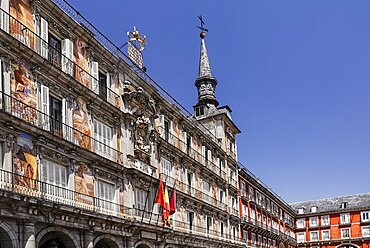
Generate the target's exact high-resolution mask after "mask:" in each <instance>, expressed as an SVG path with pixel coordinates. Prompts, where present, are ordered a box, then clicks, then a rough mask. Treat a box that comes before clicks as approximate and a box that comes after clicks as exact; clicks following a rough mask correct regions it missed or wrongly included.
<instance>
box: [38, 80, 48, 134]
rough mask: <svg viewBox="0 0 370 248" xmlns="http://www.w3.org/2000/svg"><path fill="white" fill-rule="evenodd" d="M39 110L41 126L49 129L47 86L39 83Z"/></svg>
mask: <svg viewBox="0 0 370 248" xmlns="http://www.w3.org/2000/svg"><path fill="white" fill-rule="evenodd" d="M40 97H41V98H40V100H41V101H40V103H41V106H40V110H41V112H42V114H41V121H42V128H44V129H45V130H49V128H50V125H49V122H50V120H49V88H48V87H46V86H44V85H41V94H40Z"/></svg>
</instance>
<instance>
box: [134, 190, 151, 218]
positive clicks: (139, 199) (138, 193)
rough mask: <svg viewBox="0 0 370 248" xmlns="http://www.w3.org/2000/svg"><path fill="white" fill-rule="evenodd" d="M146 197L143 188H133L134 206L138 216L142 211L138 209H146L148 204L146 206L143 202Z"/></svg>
mask: <svg viewBox="0 0 370 248" xmlns="http://www.w3.org/2000/svg"><path fill="white" fill-rule="evenodd" d="M146 198H147V192H146V191H145V190H142V189H135V202H136V205H135V206H134V207H135V208H136V209H137V211H138V213H137V214H138V215H139V216H141V215H142V211H140V210H144V209H148V206H146V204H145V202H146Z"/></svg>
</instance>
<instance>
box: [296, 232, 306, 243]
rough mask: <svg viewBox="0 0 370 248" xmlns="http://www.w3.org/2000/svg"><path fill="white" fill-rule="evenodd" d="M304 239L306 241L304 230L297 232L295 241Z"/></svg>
mask: <svg viewBox="0 0 370 248" xmlns="http://www.w3.org/2000/svg"><path fill="white" fill-rule="evenodd" d="M305 241H306V233H305V232H300V233H297V243H303V242H305Z"/></svg>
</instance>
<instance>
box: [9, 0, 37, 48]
mask: <svg viewBox="0 0 370 248" xmlns="http://www.w3.org/2000/svg"><path fill="white" fill-rule="evenodd" d="M9 7H10V9H9V10H10V15H11V16H13V17H14V18H15V19H16V20H17V21H15V20H13V19H11V21H10V30H9V31H10V34H11V35H12V36H14V37H16V38H17V39H18V40H20V41H21V42H22V43H23V44H26V45H27V46H29V47H31V48H34V47H35V37H34V35H33V33H34V32H35V24H34V18H33V14H32V10H31V6H30V1H29V0H10V5H9ZM19 22H20V23H22V24H23V25H24V26H26V27H27V28H28V29H29V30H27V29H24V26H22V25H21V24H19Z"/></svg>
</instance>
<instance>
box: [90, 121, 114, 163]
mask: <svg viewBox="0 0 370 248" xmlns="http://www.w3.org/2000/svg"><path fill="white" fill-rule="evenodd" d="M93 131H94V139H95V140H97V141H99V142H96V141H95V140H94V151H95V152H96V153H97V154H99V155H101V156H104V157H105V156H106V157H108V158H111V159H115V158H114V152H113V149H112V147H113V145H112V144H113V127H111V126H108V125H106V124H105V123H103V122H101V121H100V120H97V119H94V121H93Z"/></svg>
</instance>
